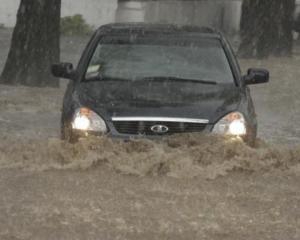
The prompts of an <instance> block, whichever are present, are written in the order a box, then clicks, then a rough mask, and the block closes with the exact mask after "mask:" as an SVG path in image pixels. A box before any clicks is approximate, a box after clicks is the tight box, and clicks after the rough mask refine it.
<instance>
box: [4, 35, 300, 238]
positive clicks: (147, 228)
mask: <svg viewBox="0 0 300 240" xmlns="http://www.w3.org/2000/svg"><path fill="white" fill-rule="evenodd" d="M0 35H1V38H0V39H1V40H0V41H1V44H2V45H3V46H8V45H9V37H10V32H9V31H7V30H0ZM86 41H87V39H86V38H76V39H73V38H63V39H62V50H63V51H62V59H63V60H67V61H72V62H74V63H75V62H77V61H78V56H79V55H80V52H81V50H82V48H83V46H84V44H85V43H86ZM7 48H8V47H4V48H2V49H1V50H0V56H2V57H1V58H0V59H1V60H0V70H1V69H2V67H3V64H4V61H3V59H5V56H6V54H7ZM296 49H297V48H296ZM241 65H242V68H243V69H244V71H246V69H247V68H248V67H266V68H268V69H269V70H270V71H271V82H270V84H268V85H258V86H254V87H251V91H252V95H253V98H254V102H255V105H256V110H257V115H258V122H259V140H258V142H257V146H256V147H255V148H250V147H248V146H246V145H245V144H244V143H242V142H241V141H239V140H238V139H228V138H221V137H212V136H202V135H198V134H191V135H183V136H174V137H171V138H166V139H162V140H160V141H149V140H136V141H131V142H123V141H117V140H111V139H107V138H95V139H89V140H83V141H80V142H79V143H78V144H75V145H71V144H68V143H66V142H63V141H61V140H60V139H59V119H60V111H61V102H62V98H63V93H64V89H65V85H66V83H65V82H62V86H61V88H60V89H37V88H26V87H11V86H3V85H0V134H1V139H0V239H1V240H2V239H3V240H21V239H22V240H23V239H24V240H40V239H49V240H50V239H51V240H52V239H58V240H59V239H64V240H65V239H72V240H73V239H95V240H96V239H122V240H123V239H151V240H153V239H207V240H211V239H216V240H221V239H222V240H226V239H228V240H229V239H230V240H239V239H247V240H248V239H249V240H250V239H251V240H252V239H272V240H282V239H289V240H298V239H300V210H299V209H300V184H299V183H300V127H299V126H298V123H299V122H300V98H299V96H300V68H299V66H300V55H299V54H298V52H297V51H296V50H295V56H294V57H292V58H270V59H268V60H263V61H258V60H241Z"/></svg>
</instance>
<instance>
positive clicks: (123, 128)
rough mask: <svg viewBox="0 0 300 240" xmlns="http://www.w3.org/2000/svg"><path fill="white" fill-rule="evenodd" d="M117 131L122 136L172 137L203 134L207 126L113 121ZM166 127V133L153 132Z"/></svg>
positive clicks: (180, 123)
mask: <svg viewBox="0 0 300 240" xmlns="http://www.w3.org/2000/svg"><path fill="white" fill-rule="evenodd" d="M113 125H114V127H115V129H116V130H117V131H118V132H119V133H121V134H131V135H171V134H176V133H196V132H202V131H203V130H204V129H205V127H206V124H203V123H185V122H149V121H147V122H144V121H113ZM157 125H161V126H166V127H167V128H168V131H167V132H165V133H155V132H153V131H152V130H151V128H152V127H153V126H157Z"/></svg>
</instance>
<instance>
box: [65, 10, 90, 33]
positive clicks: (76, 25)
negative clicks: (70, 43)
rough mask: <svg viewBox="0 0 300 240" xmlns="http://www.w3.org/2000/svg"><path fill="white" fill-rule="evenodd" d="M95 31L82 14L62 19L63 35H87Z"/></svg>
mask: <svg viewBox="0 0 300 240" xmlns="http://www.w3.org/2000/svg"><path fill="white" fill-rule="evenodd" d="M92 31H93V28H92V26H90V25H88V24H87V23H86V21H85V20H84V18H83V17H82V15H81V14H76V15H74V16H67V17H63V18H61V21H60V32H61V34H63V35H86V34H90V33H91V32H92Z"/></svg>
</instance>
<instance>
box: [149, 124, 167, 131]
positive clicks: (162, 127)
mask: <svg viewBox="0 0 300 240" xmlns="http://www.w3.org/2000/svg"><path fill="white" fill-rule="evenodd" d="M151 131H152V132H154V133H167V132H169V128H168V127H167V126H165V125H154V126H152V127H151Z"/></svg>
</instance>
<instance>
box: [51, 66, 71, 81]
mask: <svg viewBox="0 0 300 240" xmlns="http://www.w3.org/2000/svg"><path fill="white" fill-rule="evenodd" d="M51 72H52V74H53V76H54V77H58V78H66V79H72V77H73V76H74V73H75V70H74V67H73V64H72V63H57V64H53V65H52V66H51Z"/></svg>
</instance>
